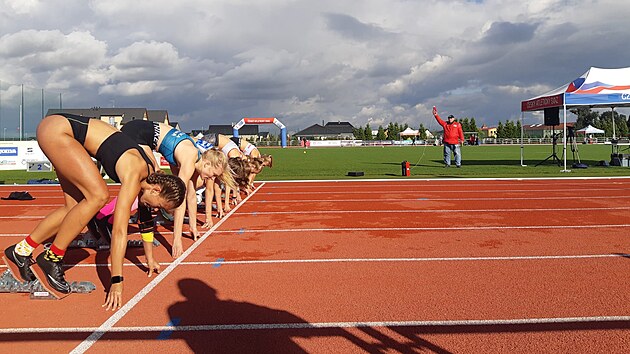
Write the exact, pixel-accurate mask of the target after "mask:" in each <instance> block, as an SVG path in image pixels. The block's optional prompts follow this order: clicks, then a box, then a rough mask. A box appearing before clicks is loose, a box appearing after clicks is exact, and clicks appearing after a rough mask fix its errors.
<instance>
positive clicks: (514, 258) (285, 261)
mask: <svg viewBox="0 0 630 354" xmlns="http://www.w3.org/2000/svg"><path fill="white" fill-rule="evenodd" d="M599 258H630V254H628V253H613V254H610V253H609V254H579V255H550V256H489V257H414V258H320V259H261V260H247V261H226V260H223V261H214V262H209V261H200V262H180V263H179V265H180V266H215V265H221V266H224V265H256V264H295V263H380V262H480V261H481V262H483V261H529V260H557V259H599ZM160 264H162V265H170V264H172V263H169V262H165V263H160ZM144 265H145V264H144V263H125V264H123V266H125V267H138V266H144ZM65 267H66V268H96V267H109V263H96V264H91V263H90V264H87V263H86V264H82V263H79V264H66V265H65ZM0 268H6V265H4V264H0Z"/></svg>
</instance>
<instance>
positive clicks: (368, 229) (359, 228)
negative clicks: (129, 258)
mask: <svg viewBox="0 0 630 354" xmlns="http://www.w3.org/2000/svg"><path fill="white" fill-rule="evenodd" d="M617 227H630V224H603V225H536V226H454V227H355V228H353V227H338V228H312V229H309V228H299V229H239V230H221V231H215V234H242V233H250V234H251V233H268V232H278V233H279V232H296V233H297V232H314V231H317V232H330V231H333V232H339V231H352V232H354V231H465V230H545V229H594V228H617Z"/></svg>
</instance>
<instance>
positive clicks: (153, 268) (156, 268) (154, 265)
mask: <svg viewBox="0 0 630 354" xmlns="http://www.w3.org/2000/svg"><path fill="white" fill-rule="evenodd" d="M147 267H148V268H149V271H148V272H147V273H148V275H149V278H151V276H152V275H153V272H155V274H159V273H160V268H161V267H162V266H161V265H160V263H159V262H158V261H156V260H155V259H151V260H148V261H147Z"/></svg>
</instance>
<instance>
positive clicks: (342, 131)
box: [294, 122, 354, 140]
mask: <svg viewBox="0 0 630 354" xmlns="http://www.w3.org/2000/svg"><path fill="white" fill-rule="evenodd" d="M294 136H296V137H297V138H298V139H301V138H306V139H309V140H326V139H331V140H332V139H342V140H350V139H354V126H352V124H350V123H349V122H328V123H326V125H325V126H321V125H319V124H313V125H311V126H310V127H308V128H306V129H303V130H301V131H299V132H297V133H295V134H294Z"/></svg>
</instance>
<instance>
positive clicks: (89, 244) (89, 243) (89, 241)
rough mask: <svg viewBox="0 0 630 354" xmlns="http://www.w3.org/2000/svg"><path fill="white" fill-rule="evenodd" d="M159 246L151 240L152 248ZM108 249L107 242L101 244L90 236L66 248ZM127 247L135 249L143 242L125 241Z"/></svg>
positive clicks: (154, 240)
mask: <svg viewBox="0 0 630 354" xmlns="http://www.w3.org/2000/svg"><path fill="white" fill-rule="evenodd" d="M159 246H160V241H158V240H156V239H153V247H159ZM109 247H110V245H109V243H107V242H103V241H101V240H100V239H98V240H97V239H94V238H92V237H90V236H88V237H86V236H85V235H84V236H83V238H82V239H77V240H74V241H72V242H71V243H70V245H69V246H68V248H92V249H95V250H97V251H101V250H108V249H109ZM127 247H128V248H129V247H132V248H137V247H143V241H142V240H127Z"/></svg>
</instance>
